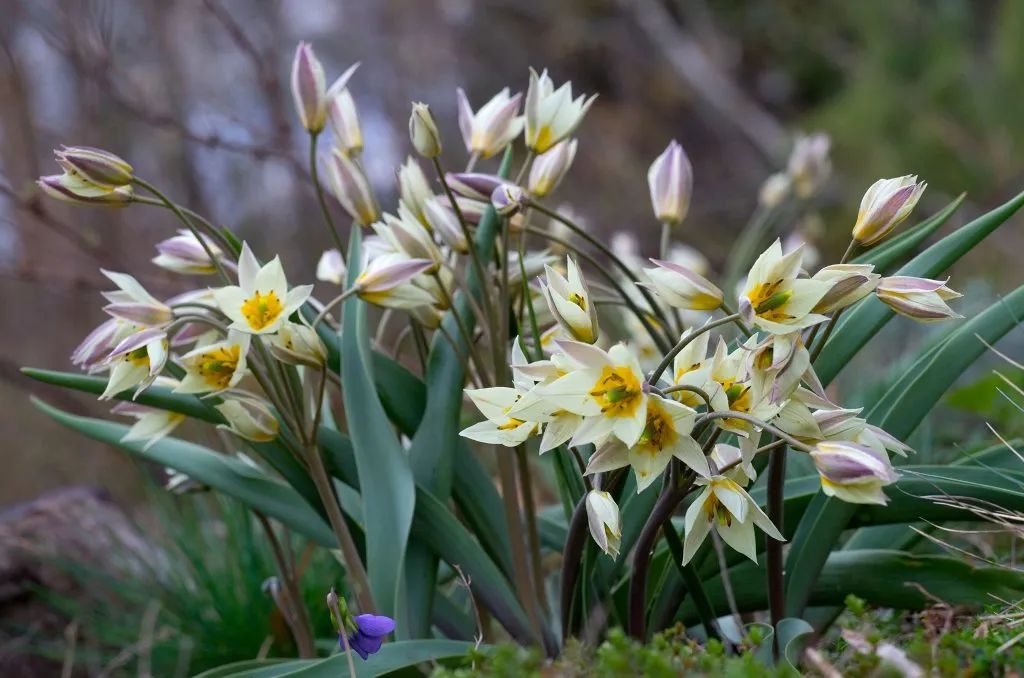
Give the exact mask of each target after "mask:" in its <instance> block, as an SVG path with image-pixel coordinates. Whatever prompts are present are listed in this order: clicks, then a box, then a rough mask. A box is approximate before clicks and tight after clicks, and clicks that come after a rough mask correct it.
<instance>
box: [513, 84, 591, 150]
mask: <svg viewBox="0 0 1024 678" xmlns="http://www.w3.org/2000/svg"><path fill="white" fill-rule="evenodd" d="M596 98H597V95H596V94H595V95H593V96H591V97H590V98H589V99H588V98H585V97H584V96H583V95H580V96H579V97H577V98H576V99H573V98H572V83H571V82H567V83H565V84H564V85H562V86H561V87H559V88H558V89H557V90H556V89H555V85H554V83H553V82H552V81H551V78H550V77H549V76H548V72H547V71H546V70H545V71H544V72H543V73H541V74H540V75H537V71H535V70H533V69H532V68H531V69H530V87H529V89H527V91H526V146H527V148H529V149H530V150H531V151H533V152H534V153H543V152H545V151H546V150H548V149H549V148H551V147H552V146H554V145H555V144H557V143H558V142H559V141H561V140H562V139H565V138H566V137H567V136H569V135H570V134H572V133H573V131H575V129H576V127H577V126H579V124H580V121H582V120H583V116H584V115H586V114H587V110H588V109H589V108H590V106H591V104H593V103H594V99H596Z"/></svg>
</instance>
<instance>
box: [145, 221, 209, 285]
mask: <svg viewBox="0 0 1024 678" xmlns="http://www.w3.org/2000/svg"><path fill="white" fill-rule="evenodd" d="M200 237H202V239H203V241H202V242H205V243H206V247H208V248H209V250H210V252H212V253H213V256H215V257H217V258H218V259H219V258H220V257H221V255H222V254H223V253H222V252H221V249H220V248H219V247H218V246H217V244H216V243H214V242H213V241H211V240H210V239H209V238H207V237H206V236H200ZM202 242H200V240H199V238H197V237H196V236H195V235H194V234H193V233H192V232H191V231H185V230H182V231H178V235H176V236H174V237H173V238H168V239H166V240H162V241H160V242H158V243H157V244H156V250H157V252H158V253H159V254H157V256H155V257H154V258H153V263H154V264H156V265H157V266H159V267H160V268H163V269H166V270H168V271H173V272H175V273H182V274H185V275H209V274H212V273H216V272H217V267H216V265H215V264H214V262H213V260H211V259H210V255H208V254H207V253H206V248H204V247H203V244H202Z"/></svg>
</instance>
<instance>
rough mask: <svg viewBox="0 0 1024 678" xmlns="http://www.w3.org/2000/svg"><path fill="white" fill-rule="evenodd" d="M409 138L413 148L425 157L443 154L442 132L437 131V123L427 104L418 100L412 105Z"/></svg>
mask: <svg viewBox="0 0 1024 678" xmlns="http://www.w3.org/2000/svg"><path fill="white" fill-rule="evenodd" d="M409 138H410V139H412V145H413V148H415V149H416V152H417V153H419V154H420V155H422V156H423V157H424V158H436V157H437V156H439V155H441V133H440V132H438V131H437V123H435V122H434V116H433V115H432V114H431V113H430V107H429V106H427V105H426V104H423V103H419V102H417V103H414V104H413V105H412V115H410V116H409Z"/></svg>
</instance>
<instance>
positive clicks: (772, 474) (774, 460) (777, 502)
mask: <svg viewBox="0 0 1024 678" xmlns="http://www.w3.org/2000/svg"><path fill="white" fill-rule="evenodd" d="M785 482H786V448H785V446H783V447H780V448H778V449H776V450H774V451H773V452H772V453H771V458H770V460H769V462H768V519H769V520H771V521H772V523H773V524H774V525H775V527H777V528H778V529H779V530H780V531H781V530H782V529H783V517H784V516H783V513H784V511H783V499H784V489H785V488H784V486H785ZM765 549H766V551H767V557H766V569H767V573H768V609H769V611H770V614H771V621H772V628H774V629H775V633H774V634H773V635H772V639H773V640H772V654H773V655H774V657H775V659H776V660H778V658H779V642H778V628H779V622H780V621H782V617H783V616H784V614H785V608H786V591H785V588H784V583H783V574H784V573H783V568H782V542H781V541H775V540H774V539H767V540H765Z"/></svg>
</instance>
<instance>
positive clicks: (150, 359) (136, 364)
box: [100, 327, 168, 400]
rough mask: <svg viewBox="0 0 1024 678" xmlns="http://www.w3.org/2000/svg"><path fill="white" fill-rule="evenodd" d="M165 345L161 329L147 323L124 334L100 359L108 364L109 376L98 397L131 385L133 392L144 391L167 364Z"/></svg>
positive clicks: (118, 391) (164, 335)
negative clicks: (145, 325)
mask: <svg viewBox="0 0 1024 678" xmlns="http://www.w3.org/2000/svg"><path fill="white" fill-rule="evenodd" d="M167 349H168V347H167V333H166V332H164V331H163V329H160V328H154V327H151V328H147V329H144V330H140V331H138V332H134V333H132V334H130V335H128V336H127V337H126V338H125V339H124V340H123V341H121V342H120V343H119V344H118V345H117V346H115V347H114V349H113V350H112V351H111V352H110V354H109V355H108V356H107V358H106V360H105V361H104V364H105V365H106V366H107V367H109V368H110V379H109V380H108V381H107V388H106V389H104V391H103V394H102V395H100V400H109V399H110V398H113V397H114V396H115V395H117V394H118V393H120V392H122V391H125V390H127V389H129V388H133V387H134V388H135V395H136V396H137V395H138V394H139V393H141V392H142V391H144V390H145V389H146V388H147V387H148V386H149V385H150V384H152V383H153V382H154V381H155V380H156V378H157V376H159V374H160V373H161V372H162V371H163V369H164V366H165V365H166V364H167Z"/></svg>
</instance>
